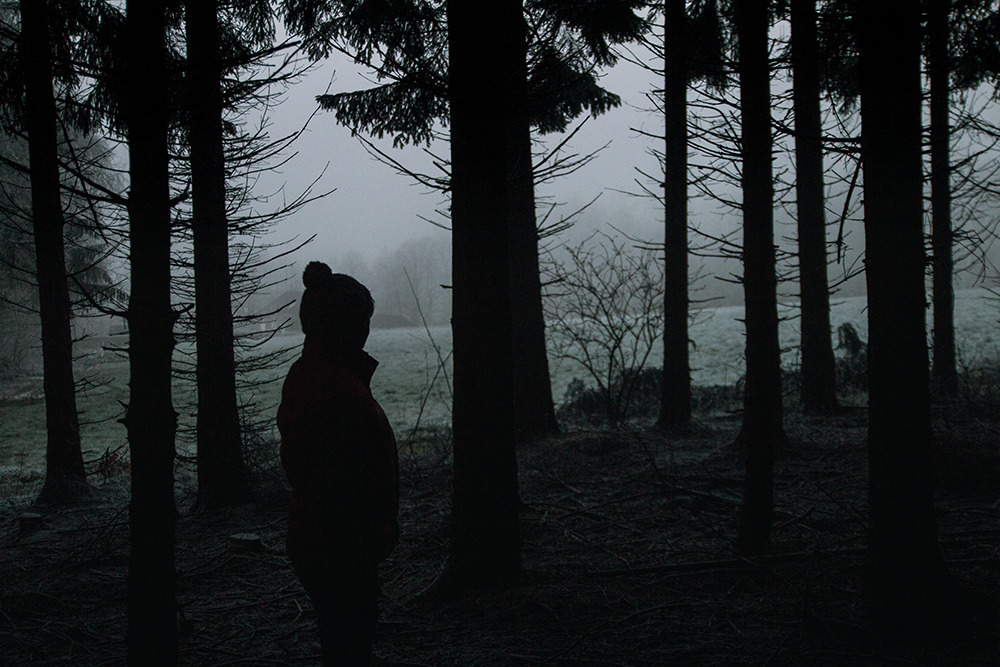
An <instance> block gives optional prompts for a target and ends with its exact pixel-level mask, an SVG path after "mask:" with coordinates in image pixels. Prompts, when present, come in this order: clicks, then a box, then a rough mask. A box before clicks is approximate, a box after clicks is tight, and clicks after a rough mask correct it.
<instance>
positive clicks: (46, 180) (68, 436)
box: [21, 0, 87, 503]
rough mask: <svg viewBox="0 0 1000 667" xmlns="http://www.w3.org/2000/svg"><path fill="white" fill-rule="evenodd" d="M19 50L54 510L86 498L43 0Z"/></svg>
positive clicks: (48, 484) (24, 7) (27, 19)
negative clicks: (81, 495) (20, 51)
mask: <svg viewBox="0 0 1000 667" xmlns="http://www.w3.org/2000/svg"><path fill="white" fill-rule="evenodd" d="M21 48H22V50H23V51H22V53H23V55H24V87H25V91H24V92H25V122H26V125H27V131H28V156H29V161H30V178H31V211H32V228H33V231H34V236H35V272H36V276H37V280H38V307H39V314H40V316H41V324H42V364H43V373H44V380H43V388H44V391H45V428H46V432H47V444H46V451H45V484H44V486H43V487H42V492H41V494H40V495H39V497H38V499H39V501H41V502H56V503H58V502H65V501H68V500H72V499H73V498H75V497H77V496H79V495H80V494H82V493H86V490H87V483H86V473H85V472H84V469H83V454H82V452H81V449H80V426H79V421H78V417H77V411H76V386H75V383H74V380H73V333H72V328H71V324H70V321H71V318H72V312H71V309H70V301H69V290H68V287H67V284H66V255H65V249H64V244H63V227H64V219H63V213H62V204H61V193H60V186H59V160H58V150H57V139H56V132H57V128H56V104H55V99H54V97H53V94H52V61H51V54H50V45H49V18H48V5H47V1H46V0H36V1H35V2H23V3H21Z"/></svg>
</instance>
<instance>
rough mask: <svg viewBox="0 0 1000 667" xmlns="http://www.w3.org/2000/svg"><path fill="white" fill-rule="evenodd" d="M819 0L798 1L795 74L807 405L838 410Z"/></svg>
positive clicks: (794, 2) (794, 33)
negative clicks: (829, 275) (825, 186)
mask: <svg viewBox="0 0 1000 667" xmlns="http://www.w3.org/2000/svg"><path fill="white" fill-rule="evenodd" d="M816 21H817V19H816V0H792V72H793V76H794V80H795V86H794V90H793V104H794V109H795V174H796V177H795V186H796V195H797V199H796V206H797V209H798V235H799V291H800V296H801V316H802V408H803V409H804V410H805V411H806V412H812V413H829V412H834V411H836V409H837V372H836V366H835V363H834V358H833V342H832V340H831V331H830V291H829V284H828V281H827V275H826V218H825V209H824V192H823V142H822V133H823V126H822V121H821V115H820V63H819V50H818V43H817V35H816V32H817V28H816Z"/></svg>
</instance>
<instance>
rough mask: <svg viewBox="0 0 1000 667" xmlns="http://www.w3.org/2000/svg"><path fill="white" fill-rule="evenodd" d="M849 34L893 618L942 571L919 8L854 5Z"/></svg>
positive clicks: (875, 527) (875, 554)
mask: <svg viewBox="0 0 1000 667" xmlns="http://www.w3.org/2000/svg"><path fill="white" fill-rule="evenodd" d="M886 35H892V39H889V40H887V39H886V38H885V36H886ZM858 37H859V46H860V54H861V59H860V63H859V65H860V90H861V122H862V128H861V157H862V166H863V169H864V183H865V239H866V243H865V257H866V274H867V283H868V396H869V421H868V451H869V498H870V499H869V506H870V512H871V521H870V532H869V549H870V558H871V566H872V573H871V574H872V576H871V586H872V590H871V593H872V595H873V597H874V600H875V602H876V605H877V606H878V608H879V609H880V610H881V611H882V612H883V613H885V614H887V615H888V616H890V617H891V618H893V619H895V620H901V619H905V618H906V617H907V616H911V615H921V614H923V613H926V612H928V611H931V610H932V608H933V606H934V605H935V604H936V598H937V594H938V593H939V592H940V590H941V588H940V586H941V583H942V580H943V572H944V567H943V563H942V559H941V553H940V549H939V547H938V538H937V524H936V521H935V518H934V481H933V477H934V475H933V461H932V434H931V421H930V390H929V378H928V375H929V374H928V369H927V340H926V333H925V329H924V326H925V323H924V308H925V305H924V245H923V219H922V216H923V210H922V208H923V201H922V194H923V192H922V184H923V174H922V169H921V168H922V165H921V85H920V37H921V36H920V5H919V3H913V2H909V0H867V1H866V2H864V3H860V5H859V35H858Z"/></svg>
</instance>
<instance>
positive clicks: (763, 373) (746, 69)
mask: <svg viewBox="0 0 1000 667" xmlns="http://www.w3.org/2000/svg"><path fill="white" fill-rule="evenodd" d="M735 9H736V30H737V39H738V42H739V47H738V48H739V78H740V111H741V125H740V127H741V132H742V137H741V146H740V150H741V155H742V161H743V164H742V186H743V267H744V274H743V290H744V298H745V304H746V367H747V370H746V387H745V390H744V391H745V394H744V399H743V424H742V427H741V429H740V434H739V442H740V443H741V445H742V446H744V447H745V448H746V457H747V459H746V479H745V484H744V491H743V503H742V505H741V508H740V529H739V536H738V543H737V546H738V548H739V549H740V551H742V552H744V553H759V552H761V551H763V550H764V549H766V548H767V546H768V545H769V543H770V531H771V521H772V515H773V509H774V456H775V451H776V449H777V447H778V445H779V444H780V443H781V442H782V441H783V439H784V427H783V425H782V404H781V401H782V396H781V358H780V351H779V346H778V304H777V274H776V268H775V247H774V218H773V210H772V206H773V198H774V184H773V180H772V171H771V154H772V150H773V145H772V137H771V103H770V87H771V73H770V64H769V60H768V28H769V22H770V18H769V14H768V3H767V0H737V2H736V7H735Z"/></svg>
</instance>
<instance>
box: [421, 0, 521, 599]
mask: <svg viewBox="0 0 1000 667" xmlns="http://www.w3.org/2000/svg"><path fill="white" fill-rule="evenodd" d="M447 12H448V14H447V16H448V43H449V101H450V105H451V118H450V121H451V123H450V125H451V162H452V197H451V214H452V243H453V246H452V253H453V254H452V274H453V275H452V279H453V316H452V331H453V341H454V354H455V358H454V359H455V360H454V368H455V371H454V382H455V384H454V390H455V398H454V412H453V426H454V428H453V437H454V481H453V485H454V486H453V505H452V542H451V554H450V558H449V562H448V568H447V570H446V572H445V574H444V576H443V578H442V580H441V582H440V584H441V588H442V589H449V588H451V589H453V588H464V587H477V586H486V585H491V584H496V583H502V582H504V581H508V580H510V579H512V578H514V577H516V576H517V575H518V573H519V572H520V562H521V556H520V542H519V536H518V506H519V499H518V491H517V462H516V457H515V448H514V427H513V423H512V422H513V416H514V410H513V372H512V368H513V346H512V341H513V330H512V325H511V312H512V308H511V278H510V270H511V261H510V245H511V244H510V240H509V235H510V230H511V215H512V213H513V211H514V210H516V208H517V204H516V201H517V199H516V197H517V194H516V193H515V192H514V191H513V190H512V188H511V186H510V183H509V179H510V178H511V176H512V175H513V173H516V169H515V170H514V171H513V172H512V169H514V167H515V165H516V162H517V159H518V158H519V157H522V156H520V155H519V149H521V147H522V144H521V143H520V142H519V141H518V139H519V137H520V136H521V135H520V134H519V133H518V128H519V124H518V123H517V122H516V118H515V114H516V112H517V110H516V109H515V105H516V104H521V103H523V100H524V98H523V96H520V95H519V93H520V92H521V91H520V90H519V88H520V86H519V84H520V82H521V81H523V80H524V77H523V75H522V72H521V69H522V68H523V67H524V66H525V61H524V57H523V54H524V49H523V41H524V39H525V36H524V31H523V17H522V15H521V3H520V2H518V1H517V0H492V1H490V2H481V3H469V2H452V3H448V9H447ZM483 26H489V29H488V30H483ZM519 57H520V62H518V58H519Z"/></svg>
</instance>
